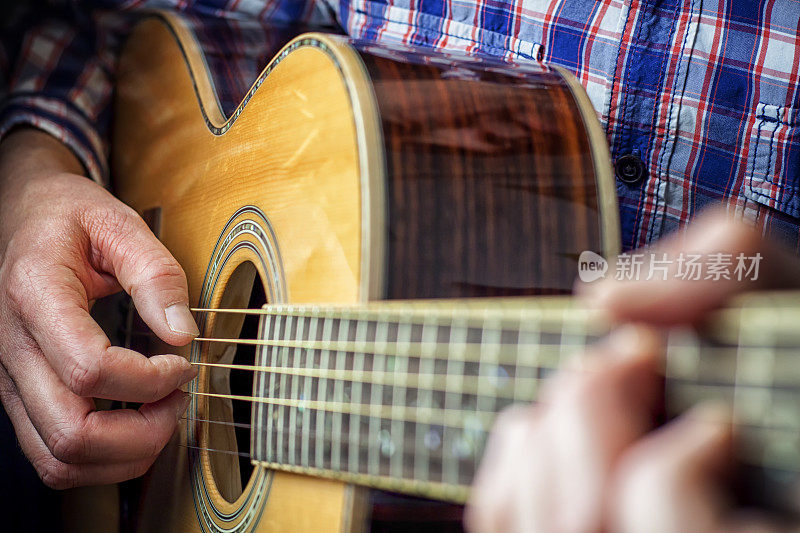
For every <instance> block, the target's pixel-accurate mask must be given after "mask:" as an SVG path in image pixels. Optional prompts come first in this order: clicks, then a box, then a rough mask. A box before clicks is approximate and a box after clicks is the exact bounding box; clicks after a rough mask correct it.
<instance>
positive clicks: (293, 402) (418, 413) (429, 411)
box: [188, 391, 496, 428]
mask: <svg viewBox="0 0 800 533" xmlns="http://www.w3.org/2000/svg"><path fill="white" fill-rule="evenodd" d="M188 394H190V395H194V396H204V397H208V398H223V399H226V400H236V401H242V402H248V403H263V404H267V405H275V406H279V407H289V408H294V409H312V410H314V411H323V412H327V413H341V414H347V415H359V416H364V417H376V416H378V417H380V418H384V419H387V420H389V419H391V420H403V421H405V422H414V423H422V424H432V425H440V426H448V427H457V428H460V427H463V426H462V425H461V424H459V423H458V422H457V421H458V420H461V419H462V418H463V419H466V418H469V417H472V419H473V420H474V419H475V418H478V419H483V420H478V422H484V423H487V422H490V421H491V420H490V419H491V418H493V417H494V416H495V415H496V412H495V411H477V410H470V409H445V408H442V407H420V406H413V407H411V406H401V405H380V406H374V405H372V404H367V403H355V402H337V401H328V400H303V399H295V398H266V397H257V396H245V395H239V394H221V393H216V392H198V391H189V392H188ZM378 408H379V409H380V411H379V412H378V413H382V412H389V413H391V414H390V415H382V414H378V413H376V409H378ZM409 413H411V414H409ZM434 417H438V418H436V419H434ZM453 419H455V420H456V422H452V421H451V420H453Z"/></svg>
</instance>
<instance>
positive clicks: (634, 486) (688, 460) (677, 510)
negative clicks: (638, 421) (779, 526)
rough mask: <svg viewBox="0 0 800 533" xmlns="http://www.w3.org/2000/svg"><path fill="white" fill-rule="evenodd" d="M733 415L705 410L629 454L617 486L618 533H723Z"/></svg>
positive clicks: (614, 504) (615, 515)
mask: <svg viewBox="0 0 800 533" xmlns="http://www.w3.org/2000/svg"><path fill="white" fill-rule="evenodd" d="M729 416H730V415H729V414H727V412H726V411H725V410H724V408H723V409H720V408H719V407H716V406H711V407H709V406H701V407H699V408H695V409H694V410H692V411H690V412H688V413H687V414H685V415H684V416H682V417H681V418H680V419H678V420H676V421H674V422H672V423H670V424H668V425H666V426H664V427H662V428H661V429H659V430H657V431H656V432H654V433H652V434H650V435H648V436H647V437H645V438H644V439H642V440H641V441H640V442H639V443H637V444H636V445H635V446H634V447H632V448H631V449H630V450H629V451H628V452H626V455H625V457H624V458H623V459H622V460H621V461H620V467H619V470H618V474H617V477H616V480H615V483H614V489H613V496H612V505H611V508H612V516H611V522H612V525H613V526H614V527H613V530H615V531H622V532H625V531H631V532H633V531H643V530H647V531H652V532H656V533H658V532H662V533H677V532H681V531H685V530H686V525H687V524H692V528H693V530H694V531H698V532H701V533H702V532H709V533H710V532H717V531H719V532H721V531H726V530H727V529H726V528H724V527H723V525H724V524H723V523H724V521H725V510H726V509H727V508H728V502H727V501H726V500H725V498H724V492H723V490H722V480H723V475H724V473H725V472H726V469H727V468H728V467H730V461H731V448H732V440H731V429H730V428H731V426H730V418H729Z"/></svg>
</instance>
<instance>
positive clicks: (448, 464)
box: [442, 319, 467, 484]
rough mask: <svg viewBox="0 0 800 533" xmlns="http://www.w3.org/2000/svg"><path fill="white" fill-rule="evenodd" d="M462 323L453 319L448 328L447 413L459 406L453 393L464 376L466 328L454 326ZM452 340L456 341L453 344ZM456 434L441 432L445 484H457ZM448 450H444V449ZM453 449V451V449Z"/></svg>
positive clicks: (452, 430) (458, 397)
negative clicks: (450, 356) (451, 356)
mask: <svg viewBox="0 0 800 533" xmlns="http://www.w3.org/2000/svg"><path fill="white" fill-rule="evenodd" d="M459 323H463V319H454V320H452V321H451V324H452V327H451V328H450V335H449V341H450V344H451V345H452V347H451V348H450V351H451V353H453V358H452V359H448V360H447V370H446V374H447V377H446V378H445V393H444V410H445V412H449V411H451V410H453V409H454V408H455V406H454V404H455V405H460V403H461V399H462V398H461V396H460V395H459V394H458V393H457V392H455V391H454V390H453V389H455V388H456V387H457V386H458V379H459V376H463V375H464V358H463V353H462V351H463V350H464V346H465V345H466V342H465V341H466V339H467V327H465V326H460V327H457V326H456V324H459ZM454 339H456V341H455V342H453V341H454ZM456 396H457V398H456ZM458 437H459V435H458V432H457V431H456V430H455V428H452V427H445V428H443V431H442V455H443V461H442V462H443V465H442V467H443V471H442V481H443V482H445V483H450V484H456V483H458V477H459V476H458V471H459V457H458V452H459V451H460V450H459V449H458V447H457V446H455V445H456V443H457V440H456V439H457V438H458ZM446 446H447V447H448V448H445V447H446ZM454 448H455V449H454Z"/></svg>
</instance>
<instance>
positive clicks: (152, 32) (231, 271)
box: [112, 15, 619, 532]
mask: <svg viewBox="0 0 800 533" xmlns="http://www.w3.org/2000/svg"><path fill="white" fill-rule="evenodd" d="M215 91H216V89H215V86H214V82H213V80H212V77H211V75H210V73H209V72H208V71H207V69H206V64H205V62H204V60H203V57H202V54H201V52H200V48H199V47H198V46H197V43H196V41H195V37H194V36H193V34H192V32H191V31H190V30H189V28H188V27H187V26H186V25H185V24H184V23H183V22H182V21H181V20H180V19H178V18H175V17H173V16H171V15H159V16H156V17H153V18H150V19H148V20H147V21H144V22H143V23H141V24H140V25H139V26H138V27H137V29H136V30H135V31H134V33H133V35H132V37H131V38H130V40H129V42H128V44H127V46H126V48H125V51H124V53H123V56H122V59H121V63H120V67H119V77H118V84H117V97H116V104H115V124H114V133H113V139H114V143H113V153H112V161H113V163H112V176H113V180H114V186H115V192H116V193H117V195H118V196H119V197H120V198H121V199H122V200H123V201H125V202H126V203H128V204H129V205H131V206H132V207H133V208H135V209H136V210H137V211H139V212H140V213H142V214H143V215H144V216H145V217H146V219H148V220H149V221H150V222H151V223H152V226H153V229H154V231H155V232H156V234H157V235H158V236H159V238H160V239H161V240H162V241H163V242H164V243H165V245H166V246H167V247H168V248H169V250H170V251H171V252H172V253H173V255H174V256H175V257H176V259H177V260H178V261H179V262H180V263H181V265H182V266H183V268H184V270H185V272H186V275H187V277H188V282H189V292H190V301H191V303H192V305H193V306H197V307H202V308H248V307H250V308H252V307H259V306H260V305H261V304H263V303H281V302H287V303H337V304H356V303H359V302H365V301H368V300H380V299H407V298H445V297H446V298H459V297H468V296H469V297H472V296H514V295H533V294H565V293H568V292H569V291H570V288H571V286H572V283H573V280H574V278H575V275H576V273H577V264H578V261H577V258H578V255H579V254H580V253H581V252H582V251H584V250H592V251H595V252H597V253H600V254H604V255H606V254H614V253H616V252H617V251H618V247H619V243H618V238H619V237H618V228H617V225H618V224H617V213H616V204H615V202H616V200H615V190H614V184H613V181H612V178H611V172H610V164H609V160H608V153H607V148H606V146H605V141H604V138H603V135H602V132H601V131H600V128H599V124H598V123H597V120H596V118H595V115H594V111H593V110H592V109H591V105H590V104H589V103H588V99H587V97H586V96H585V95H584V94H583V93H582V91H581V89H580V87H579V85H578V84H577V81H576V80H574V79H572V78H571V77H570V76H568V75H566V74H565V73H563V72H561V71H558V70H550V69H545V68H543V67H539V66H525V67H522V66H517V67H511V66H507V65H503V64H500V63H493V62H489V61H486V62H483V63H481V62H476V61H475V60H474V59H473V60H472V61H471V62H467V58H463V59H458V58H453V57H444V56H428V55H425V54H423V53H419V52H415V51H413V50H408V49H386V48H372V47H369V46H367V45H360V44H358V43H352V42H350V41H348V40H347V39H345V38H342V37H338V36H327V35H321V34H307V35H305V36H302V37H300V38H298V39H295V40H294V41H292V42H291V43H290V44H289V45H288V46H287V47H286V48H285V49H284V50H283V51H282V52H280V53H279V54H278V55H277V56H276V58H275V59H274V60H273V61H272V62H271V63H270V64H269V65H268V66H267V67H266V68H265V70H264V72H263V73H262V75H261V76H260V77H259V79H258V80H257V81H256V82H255V84H254V85H253V88H252V89H251V90H250V91H249V93H248V94H247V95H246V96H245V98H244V101H243V103H242V104H241V105H240V107H239V108H237V109H236V111H235V112H234V113H233V114H232V116H231V117H230V118H229V117H226V116H225V115H224V114H223V111H222V110H221V109H220V106H219V104H218V101H217V98H216V96H215ZM248 321H249V319H247V318H243V317H242V316H240V315H221V314H214V313H206V314H202V315H198V322H199V325H200V329H201V335H202V336H203V337H216V338H231V337H233V338H236V337H240V336H241V337H242V338H245V337H246V336H247V335H250V336H251V338H252V337H255V333H254V332H255V331H256V329H255V328H254V327H253V324H252V323H250V322H248ZM248 332H249V333H248ZM158 349H166V348H164V347H159V348H158ZM170 350H175V348H170ZM246 352H247V351H246V350H240V351H239V352H237V351H236V350H235V349H232V348H230V347H227V348H226V346H224V345H202V344H201V343H197V342H196V343H192V345H191V346H189V347H186V348H183V349H178V353H182V354H184V355H185V356H186V357H189V358H191V359H192V360H195V361H212V362H213V361H223V362H237V361H241V360H243V359H242V358H245V359H247V358H248V357H249V358H250V361H252V357H253V354H252V353H246ZM235 374H236V371H231V372H226V371H224V369H212V368H201V372H200V375H199V377H198V378H197V379H196V380H195V381H194V382H192V384H191V386H190V390H192V391H195V392H203V391H211V392H219V393H227V394H231V393H232V392H233V393H236V390H239V391H244V392H243V393H244V394H250V393H251V391H247V390H246V389H247V387H248V386H251V384H252V381H250V382H247V380H246V378H242V377H241V376H238V375H235ZM248 416H249V411H242V408H241V407H239V406H237V405H235V402H231V401H230V400H225V399H219V398H206V397H202V396H194V397H193V401H192V404H191V406H190V407H189V411H188V413H187V420H182V421H181V424H180V430H179V431H178V433H177V434H176V436H175V438H174V439H173V442H172V443H171V444H170V445H169V446H168V447H167V449H166V450H165V451H164V453H163V454H162V457H161V458H160V459H159V460H158V461H157V462H156V464H155V465H154V467H153V468H152V470H151V472H150V473H149V474H148V475H147V476H146V477H145V479H144V480H143V481H141V483H140V487H141V492H140V495H139V496H138V497H137V498H136V503H135V505H134V507H133V509H134V510H135V511H134V512H129V513H128V514H129V516H128V518H127V519H128V520H129V521H130V520H132V522H129V523H128V524H127V525H126V528H131V529H135V530H138V531H181V532H182V531H186V532H189V531H287V532H301V531H349V530H360V529H364V528H365V527H367V525H368V520H369V515H370V504H369V502H370V494H369V489H366V488H362V487H357V486H355V485H351V484H346V483H344V482H341V481H337V480H332V479H320V478H317V477H313V476H308V475H303V474H302V473H286V472H273V471H270V470H267V469H266V468H264V467H262V466H256V467H254V468H253V467H251V466H250V465H249V461H248V460H247V459H246V458H245V459H242V457H243V455H246V454H247V453H248V451H249V446H250V442H249V437H248V432H247V429H246V428H244V429H242V426H243V425H245V424H243V423H242V424H240V426H234V425H233V424H234V423H238V422H241V420H244V421H245V422H247V420H248ZM208 420H213V421H227V422H229V423H230V425H222V424H215V423H210V422H204V421H208ZM251 469H252V471H250V470H251Z"/></svg>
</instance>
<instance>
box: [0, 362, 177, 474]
mask: <svg viewBox="0 0 800 533" xmlns="http://www.w3.org/2000/svg"><path fill="white" fill-rule="evenodd" d="M38 359H39V361H40V363H41V367H40V368H38V369H37V371H36V372H28V373H24V374H22V375H14V374H13V373H12V378H13V379H14V381H15V383H16V387H17V389H18V390H19V393H20V396H21V397H22V398H23V402H24V405H25V410H26V412H27V413H28V417H29V418H30V420H31V422H32V423H33V425H34V427H36V430H37V432H38V433H39V435H41V438H42V440H43V441H44V443H45V445H46V446H47V448H48V449H49V450H50V453H51V454H52V455H53V456H54V457H55V458H56V459H58V460H59V461H61V462H64V463H89V462H126V461H131V460H139V459H144V458H148V457H152V456H153V455H155V454H157V453H158V452H159V451H160V450H161V449H162V448H163V447H164V445H165V444H166V443H167V441H168V440H169V438H170V437H171V436H172V433H173V432H174V430H175V427H176V425H177V421H178V418H179V417H180V416H181V415H182V414H183V412H184V411H185V409H186V406H187V405H188V396H187V395H186V394H185V393H183V392H181V391H174V392H172V393H171V394H169V395H168V396H166V397H165V398H163V399H162V400H159V401H157V402H154V403H149V404H145V405H143V406H142V407H140V408H139V409H138V410H133V409H118V410H111V411H97V410H95V409H94V404H93V402H92V401H91V400H89V399H87V398H80V397H78V396H76V395H75V394H73V393H72V392H71V391H69V390H68V389H67V388H66V387H65V386H64V384H63V383H61V381H60V380H59V379H58V377H57V376H56V375H55V373H54V372H53V371H52V369H50V368H49V367H48V366H47V365H46V363H45V361H44V360H42V359H41V357H39V358H38Z"/></svg>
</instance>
